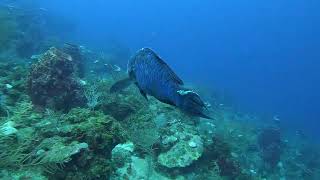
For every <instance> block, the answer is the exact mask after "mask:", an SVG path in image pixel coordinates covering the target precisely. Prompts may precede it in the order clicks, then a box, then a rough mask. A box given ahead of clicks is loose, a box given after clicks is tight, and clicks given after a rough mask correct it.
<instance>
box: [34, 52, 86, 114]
mask: <svg viewBox="0 0 320 180" xmlns="http://www.w3.org/2000/svg"><path fill="white" fill-rule="evenodd" d="M75 71H76V69H75V62H74V61H73V58H72V57H71V56H70V55H69V54H66V53H64V52H63V51H61V50H59V49H57V48H50V50H48V51H47V52H46V53H44V54H43V55H42V56H41V58H40V59H39V61H38V62H36V63H35V64H33V65H32V68H31V70H30V74H29V76H28V94H29V95H30V97H31V100H32V102H33V103H34V104H35V105H38V106H40V107H44V108H52V109H57V110H69V109H71V108H72V107H77V106H84V105H85V103H86V99H85V97H84V92H83V88H82V86H81V84H80V82H79V79H78V77H77V75H76V72H75Z"/></svg>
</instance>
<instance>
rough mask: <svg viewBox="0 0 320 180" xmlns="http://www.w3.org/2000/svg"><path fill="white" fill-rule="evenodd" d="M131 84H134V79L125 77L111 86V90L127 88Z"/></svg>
mask: <svg viewBox="0 0 320 180" xmlns="http://www.w3.org/2000/svg"><path fill="white" fill-rule="evenodd" d="M131 84H132V80H131V79H130V78H129V77H128V78H125V79H121V80H119V81H117V82H116V83H114V84H113V85H112V86H111V88H110V92H111V93H115V92H119V91H121V90H124V89H126V88H127V87H129V86H130V85H131Z"/></svg>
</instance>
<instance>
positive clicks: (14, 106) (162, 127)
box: [0, 44, 320, 180]
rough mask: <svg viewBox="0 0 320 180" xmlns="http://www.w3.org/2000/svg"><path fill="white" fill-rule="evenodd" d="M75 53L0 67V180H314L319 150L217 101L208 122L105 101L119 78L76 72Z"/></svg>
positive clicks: (156, 105)
mask: <svg viewBox="0 0 320 180" xmlns="http://www.w3.org/2000/svg"><path fill="white" fill-rule="evenodd" d="M82 53H83V48H81V47H79V46H77V45H72V44H66V45H65V46H64V48H63V49H62V50H61V49H57V48H50V49H49V50H48V51H47V52H45V53H44V54H41V55H39V56H38V57H36V58H35V59H34V61H36V62H34V63H33V64H32V65H31V67H30V66H29V65H28V64H27V63H20V62H19V63H17V62H10V61H8V62H1V63H0V149H1V151H0V169H1V170H0V179H39V180H40V179H53V180H55V179H164V180H165V179H179V180H180V179H181V180H184V179H217V180H222V179H239V180H251V179H252V180H264V179H293V180H295V179H297V180H299V179H319V177H320V171H319V169H320V168H319V167H320V154H319V152H320V151H319V149H320V148H319V147H318V146H311V145H310V144H312V143H310V142H307V141H306V140H305V139H302V138H301V137H300V136H298V135H290V136H288V135H287V136H285V134H282V131H281V130H280V129H279V128H277V127H276V128H275V127H274V126H272V124H267V123H265V122H262V121H261V119H259V117H257V116H253V115H248V114H244V113H240V112H237V111H235V110H234V109H232V108H230V107H226V106H225V105H219V102H208V103H210V104H213V106H214V109H211V111H213V112H212V114H213V117H214V120H207V119H202V118H195V117H190V116H189V115H187V114H185V113H183V112H181V111H179V110H178V109H176V108H175V107H172V106H170V105H166V104H163V103H160V102H159V101H157V100H156V99H154V98H152V97H150V98H148V99H149V100H148V101H146V100H145V99H144V98H143V97H141V95H140V93H139V91H138V90H137V89H136V88H135V87H134V86H131V87H129V88H128V89H126V90H124V91H121V92H119V93H115V94H111V93H109V91H108V89H109V88H110V87H111V85H112V84H113V83H114V82H115V80H116V79H117V77H115V76H112V75H111V76H107V75H106V76H105V77H104V76H99V77H98V76H96V75H97V74H98V72H94V73H87V72H88V71H86V70H84V71H82V70H81V68H82V67H81V66H82V65H83V64H82V63H84V64H85V65H87V64H90V63H94V60H95V59H93V58H91V59H90V58H88V57H83V56H82ZM96 65H97V64H96ZM84 67H86V66H84ZM82 72H86V73H83V74H82ZM123 74H124V72H122V71H120V72H119V73H118V75H120V76H121V75H123ZM80 77H81V79H80ZM214 99H215V100H217V99H219V98H214ZM265 127H267V128H265ZM280 135H281V136H280Z"/></svg>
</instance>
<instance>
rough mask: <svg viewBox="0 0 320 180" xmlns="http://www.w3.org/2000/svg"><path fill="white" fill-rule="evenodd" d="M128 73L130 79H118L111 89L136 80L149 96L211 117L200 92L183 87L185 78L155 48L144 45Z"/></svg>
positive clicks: (113, 89) (141, 89)
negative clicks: (206, 110) (153, 49)
mask: <svg viewBox="0 0 320 180" xmlns="http://www.w3.org/2000/svg"><path fill="white" fill-rule="evenodd" d="M128 75H129V77H128V78H127V79H123V80H120V81H118V82H116V83H115V84H114V85H113V86H112V87H111V89H110V91H111V92H117V91H119V90H121V89H124V88H126V87H127V86H129V85H130V84H131V83H132V82H133V83H134V84H135V85H136V86H137V87H138V88H139V90H140V93H141V94H142V95H143V96H144V97H145V98H146V99H147V95H150V96H153V97H155V98H156V99H158V100H159V101H161V102H163V103H167V104H170V105H173V106H176V107H178V108H180V109H182V110H183V111H185V112H187V113H190V114H192V115H195V116H200V117H203V118H208V119H211V118H210V117H209V116H207V115H205V114H204V110H205V109H206V105H205V104H204V102H203V101H202V100H201V98H200V97H199V95H198V94H197V93H195V92H194V91H192V90H191V89H187V88H185V87H183V81H182V80H181V79H180V78H179V77H178V76H177V75H176V74H175V73H174V72H173V70H172V69H171V68H170V67H169V66H168V65H167V64H166V63H165V62H164V61H163V60H162V59H161V58H160V57H159V56H158V55H157V54H156V53H155V52H154V51H152V50H151V49H149V48H143V49H141V50H139V51H138V52H137V53H136V54H135V55H134V56H133V57H132V58H131V59H130V60H129V63H128Z"/></svg>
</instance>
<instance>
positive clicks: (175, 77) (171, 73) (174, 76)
mask: <svg viewBox="0 0 320 180" xmlns="http://www.w3.org/2000/svg"><path fill="white" fill-rule="evenodd" d="M155 56H156V57H157V61H158V63H159V64H160V65H161V66H162V68H163V69H165V70H166V71H167V73H168V74H169V78H170V79H171V80H173V81H174V82H176V83H177V84H179V85H183V84H184V83H183V81H182V80H181V79H180V78H179V77H178V75H177V74H176V73H175V72H174V71H173V70H172V69H171V68H170V66H169V65H168V64H167V63H166V62H164V61H163V60H162V59H161V58H160V57H159V56H158V55H156V54H155Z"/></svg>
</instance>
